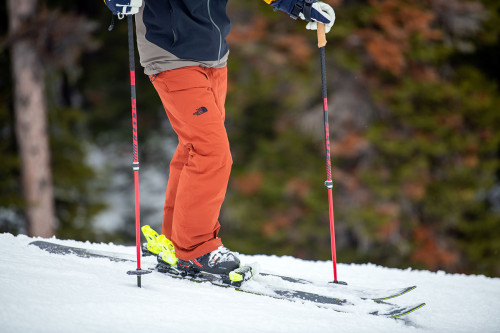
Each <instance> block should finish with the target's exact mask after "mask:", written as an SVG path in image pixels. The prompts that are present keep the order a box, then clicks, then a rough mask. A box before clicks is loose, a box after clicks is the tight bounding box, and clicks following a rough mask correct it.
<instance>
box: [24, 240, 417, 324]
mask: <svg viewBox="0 0 500 333" xmlns="http://www.w3.org/2000/svg"><path fill="white" fill-rule="evenodd" d="M30 245H35V246H37V247H38V248H40V249H42V250H44V251H47V252H49V253H53V254H59V255H68V254H69V255H71V254H73V255H76V256H78V257H82V258H104V259H108V260H111V261H115V262H135V260H134V259H131V257H130V256H129V255H127V254H122V253H114V252H108V251H100V250H93V249H85V248H80V247H73V246H66V245H61V244H57V243H53V242H48V241H33V242H31V243H30ZM152 269H154V270H155V271H156V272H158V273H161V274H164V275H167V276H169V277H172V278H176V279H184V280H189V281H192V282H198V283H207V282H208V283H211V284H212V285H215V286H218V287H224V288H233V289H235V290H236V291H239V292H244V293H249V294H254V295H260V296H267V297H271V298H276V299H283V300H288V301H294V302H301V303H311V304H314V305H316V306H318V307H322V308H330V309H333V310H335V311H339V312H353V311H354V310H355V309H356V306H357V305H358V303H359V302H369V303H366V304H364V305H365V306H366V305H367V304H368V311H367V313H368V314H371V315H375V316H384V317H389V318H399V317H402V316H405V315H407V314H409V313H411V312H413V311H416V310H418V309H420V308H421V307H423V306H425V303H418V304H414V305H410V306H399V305H396V304H391V303H386V302H382V301H380V300H375V302H373V301H374V300H372V299H370V298H367V297H361V296H359V295H357V294H356V293H351V294H349V292H348V293H341V295H342V297H336V296H334V295H333V294H332V292H335V291H337V290H339V289H335V288H330V289H328V290H326V289H325V290H322V291H324V292H325V293H319V292H317V289H318V288H313V289H314V291H313V292H311V291H308V290H303V289H304V288H307V287H314V286H316V285H318V284H315V283H314V282H312V281H308V280H304V279H296V278H291V277H286V276H281V275H276V274H268V273H258V274H256V276H252V274H251V272H252V267H250V266H243V267H240V268H239V269H238V270H237V272H235V271H233V272H235V273H236V274H237V275H238V274H239V276H240V280H239V281H238V279H234V278H229V277H228V276H221V275H216V274H210V273H206V272H198V273H196V274H191V275H187V274H186V273H185V272H183V271H180V270H177V269H176V268H175V267H173V266H171V265H168V264H166V263H165V264H162V263H159V264H157V265H156V267H154V268H152ZM235 281H236V282H235ZM277 281H280V282H283V281H284V282H287V283H289V284H288V285H287V284H286V283H277ZM294 286H295V287H297V288H294ZM299 286H302V288H298V287H299ZM318 286H319V287H323V288H324V287H325V286H324V285H320V284H319V285H318ZM301 289H302V290H301ZM361 291H362V290H361ZM364 295H365V296H366V294H364ZM344 296H345V297H344Z"/></svg>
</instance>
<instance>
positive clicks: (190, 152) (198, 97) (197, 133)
mask: <svg viewBox="0 0 500 333" xmlns="http://www.w3.org/2000/svg"><path fill="white" fill-rule="evenodd" d="M150 79H151V81H152V82H153V85H154V87H155V89H156V91H157V92H158V94H159V95H160V98H161V100H162V103H163V106H164V108H165V111H166V113H167V116H168V119H169V121H170V123H171V125H172V127H173V129H174V131H175V132H176V134H177V136H178V139H179V144H178V146H177V149H176V151H175V154H174V156H173V158H172V161H171V162H170V174H169V179H168V185H167V192H166V196H165V206H164V215H163V225H162V233H163V234H164V235H165V236H166V237H167V238H168V239H170V240H172V242H173V243H174V246H175V251H176V255H177V257H178V258H180V259H183V260H191V259H195V258H197V257H199V256H201V255H204V254H206V253H209V252H211V251H213V250H215V249H217V248H218V247H219V246H221V245H222V242H221V240H220V238H218V237H217V234H218V232H219V229H220V224H219V221H218V218H219V213H220V209H221V205H222V202H223V201H224V196H225V194H226V189H227V183H228V180H229V174H230V172H231V165H232V163H233V160H232V158H231V152H230V150H229V141H228V138H227V133H226V128H225V126H224V119H225V109H224V102H225V99H226V91H227V68H226V67H224V68H205V67H199V66H191V67H183V68H179V69H174V70H169V71H164V72H162V73H160V74H158V75H156V76H151V77H150Z"/></svg>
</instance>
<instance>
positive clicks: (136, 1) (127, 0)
mask: <svg viewBox="0 0 500 333" xmlns="http://www.w3.org/2000/svg"><path fill="white" fill-rule="evenodd" d="M104 2H105V3H106V6H108V8H109V9H110V10H111V11H112V12H113V14H115V15H134V14H137V13H138V12H139V8H141V6H142V0H104Z"/></svg>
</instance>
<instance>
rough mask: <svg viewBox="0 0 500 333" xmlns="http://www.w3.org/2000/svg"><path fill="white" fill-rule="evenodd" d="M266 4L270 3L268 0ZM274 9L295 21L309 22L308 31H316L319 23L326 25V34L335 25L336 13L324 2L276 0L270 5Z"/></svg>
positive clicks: (313, 0) (314, 0)
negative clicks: (298, 18)
mask: <svg viewBox="0 0 500 333" xmlns="http://www.w3.org/2000/svg"><path fill="white" fill-rule="evenodd" d="M266 2H268V3H269V2H270V1H268V0H266ZM270 4H271V6H273V7H274V8H276V9H278V10H281V11H282V12H285V13H287V14H289V15H290V17H292V18H293V19H297V17H300V18H301V19H303V20H304V21H309V23H308V24H307V25H306V29H309V30H316V29H317V28H318V23H317V22H321V23H324V24H325V32H327V33H328V32H329V31H330V29H331V28H332V26H333V24H334V23H335V11H334V10H333V8H332V7H331V6H330V5H329V4H327V3H324V2H322V1H316V0H276V1H273V2H271V3H270Z"/></svg>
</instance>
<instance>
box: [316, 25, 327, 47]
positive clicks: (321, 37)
mask: <svg viewBox="0 0 500 333" xmlns="http://www.w3.org/2000/svg"><path fill="white" fill-rule="evenodd" d="M325 45H326V32H325V24H324V23H321V22H318V48H322V47H324V46H325Z"/></svg>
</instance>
